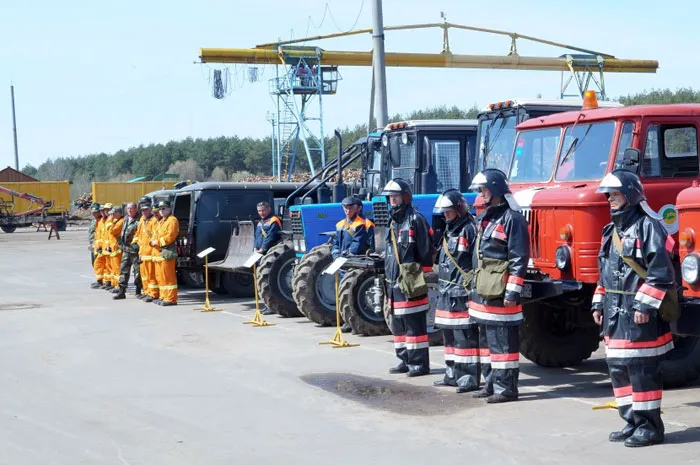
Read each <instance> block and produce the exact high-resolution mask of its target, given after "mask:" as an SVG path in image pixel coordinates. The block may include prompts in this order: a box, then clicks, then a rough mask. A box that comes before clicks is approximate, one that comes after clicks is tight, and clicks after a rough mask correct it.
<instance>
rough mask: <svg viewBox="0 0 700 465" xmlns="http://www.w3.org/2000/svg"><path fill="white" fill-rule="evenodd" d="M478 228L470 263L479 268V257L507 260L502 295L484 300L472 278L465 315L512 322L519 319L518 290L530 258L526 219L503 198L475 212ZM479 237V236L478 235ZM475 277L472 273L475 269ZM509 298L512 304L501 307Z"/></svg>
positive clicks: (481, 320) (485, 319) (498, 322)
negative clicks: (513, 303)
mask: <svg viewBox="0 0 700 465" xmlns="http://www.w3.org/2000/svg"><path fill="white" fill-rule="evenodd" d="M477 224H478V225H479V231H478V233H477V243H478V244H479V248H478V250H477V248H476V244H475V246H474V252H473V254H472V266H473V267H474V269H475V270H476V269H478V268H479V259H480V258H484V257H487V258H496V259H499V260H504V261H507V262H508V272H507V278H506V280H507V281H506V287H505V292H504V296H503V297H502V298H499V299H491V300H484V299H483V298H482V297H481V296H479V294H478V292H477V289H476V287H475V286H476V280H475V281H473V285H472V291H471V294H470V302H469V315H470V317H471V318H474V320H475V321H476V322H478V323H484V324H486V323H488V324H496V325H516V324H520V323H521V322H522V320H523V313H522V306H521V305H520V293H521V291H522V286H523V284H524V281H525V273H526V272H527V265H528V262H529V261H530V235H529V233H528V229H527V220H525V217H524V216H523V215H522V214H521V213H520V212H518V211H515V210H512V209H511V208H510V207H509V206H508V203H507V202H505V201H503V202H502V203H501V204H499V205H493V206H490V207H488V208H487V209H486V210H484V211H483V212H481V213H480V214H479V215H478V216H477ZM479 238H480V239H479ZM475 279H476V273H475ZM504 299H506V300H513V301H515V302H516V303H517V305H516V306H514V307H505V306H504V304H503V300H504Z"/></svg>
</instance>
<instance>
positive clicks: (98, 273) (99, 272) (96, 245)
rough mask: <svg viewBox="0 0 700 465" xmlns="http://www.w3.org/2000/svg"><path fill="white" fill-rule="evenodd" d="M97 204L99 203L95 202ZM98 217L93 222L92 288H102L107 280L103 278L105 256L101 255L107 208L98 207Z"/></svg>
mask: <svg viewBox="0 0 700 465" xmlns="http://www.w3.org/2000/svg"><path fill="white" fill-rule="evenodd" d="M97 205H99V204H97ZM99 213H100V217H99V218H97V223H96V224H95V239H94V241H93V254H94V257H95V260H94V261H93V262H92V269H93V270H94V272H95V282H94V283H92V284H91V285H90V287H91V288H92V289H102V288H103V286H104V285H105V283H106V282H107V280H106V279H105V273H106V270H105V262H106V260H105V256H104V255H102V248H103V240H104V239H103V238H104V223H105V222H106V221H107V210H106V209H105V207H100V210H99Z"/></svg>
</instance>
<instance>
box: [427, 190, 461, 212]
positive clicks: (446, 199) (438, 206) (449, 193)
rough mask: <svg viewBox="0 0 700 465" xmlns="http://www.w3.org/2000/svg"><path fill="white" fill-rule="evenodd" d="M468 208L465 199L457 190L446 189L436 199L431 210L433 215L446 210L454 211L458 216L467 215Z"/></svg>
mask: <svg viewBox="0 0 700 465" xmlns="http://www.w3.org/2000/svg"><path fill="white" fill-rule="evenodd" d="M468 208H469V206H468V205H467V199H465V198H464V196H463V195H462V193H461V192H460V191H458V190H457V189H448V190H446V191H445V192H443V193H442V195H440V197H438V199H437V201H436V202H435V207H434V208H433V214H435V215H439V214H441V213H444V212H446V211H447V210H455V211H456V212H457V214H458V215H459V216H464V215H466V214H467V210H468Z"/></svg>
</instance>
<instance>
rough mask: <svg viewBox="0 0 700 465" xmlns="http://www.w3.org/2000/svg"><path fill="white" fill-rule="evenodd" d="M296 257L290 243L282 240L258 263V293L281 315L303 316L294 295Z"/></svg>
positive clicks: (266, 303)
mask: <svg viewBox="0 0 700 465" xmlns="http://www.w3.org/2000/svg"><path fill="white" fill-rule="evenodd" d="M296 258H297V255H296V253H295V252H294V249H293V248H292V247H291V246H290V244H289V243H287V242H282V243H280V244H277V245H276V246H274V247H272V248H271V249H270V250H268V251H267V253H266V254H265V256H264V257H263V258H262V259H261V260H260V264H259V265H258V273H257V276H256V279H257V283H258V294H259V296H260V298H261V299H262V300H263V301H264V302H265V305H267V307H268V308H269V309H270V310H272V311H273V312H275V313H277V314H278V315H280V316H285V317H293V316H303V315H302V314H301V312H300V311H299V310H298V309H297V304H296V303H295V302H294V298H293V297H292V274H293V272H294V262H295V261H296Z"/></svg>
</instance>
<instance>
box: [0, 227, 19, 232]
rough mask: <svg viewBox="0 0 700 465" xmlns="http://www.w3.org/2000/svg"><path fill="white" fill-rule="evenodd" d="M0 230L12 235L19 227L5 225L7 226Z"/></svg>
mask: <svg viewBox="0 0 700 465" xmlns="http://www.w3.org/2000/svg"><path fill="white" fill-rule="evenodd" d="M0 229H2V232H4V233H6V234H11V233H13V232H15V230H16V229H17V226H14V225H5V226H0Z"/></svg>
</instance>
